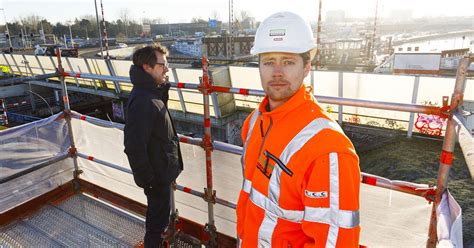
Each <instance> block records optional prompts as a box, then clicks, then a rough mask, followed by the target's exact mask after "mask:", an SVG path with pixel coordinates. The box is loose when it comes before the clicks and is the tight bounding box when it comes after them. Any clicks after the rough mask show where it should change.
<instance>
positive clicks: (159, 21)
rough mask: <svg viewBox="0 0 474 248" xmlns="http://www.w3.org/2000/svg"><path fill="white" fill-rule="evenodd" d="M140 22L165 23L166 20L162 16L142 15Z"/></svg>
mask: <svg viewBox="0 0 474 248" xmlns="http://www.w3.org/2000/svg"><path fill="white" fill-rule="evenodd" d="M142 23H144V24H163V23H166V20H165V19H164V18H163V17H157V18H153V19H151V18H147V17H144V18H142Z"/></svg>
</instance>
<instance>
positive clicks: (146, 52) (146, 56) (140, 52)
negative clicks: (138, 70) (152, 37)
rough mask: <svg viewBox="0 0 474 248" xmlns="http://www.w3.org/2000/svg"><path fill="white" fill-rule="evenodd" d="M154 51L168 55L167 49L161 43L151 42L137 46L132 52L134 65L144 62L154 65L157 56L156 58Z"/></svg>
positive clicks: (141, 64)
mask: <svg viewBox="0 0 474 248" xmlns="http://www.w3.org/2000/svg"><path fill="white" fill-rule="evenodd" d="M155 52H159V53H161V54H164V55H165V56H168V54H169V52H168V49H167V48H166V47H165V46H163V45H161V44H153V45H149V46H145V47H142V48H139V49H137V50H135V52H133V59H132V60H133V64H134V65H136V66H143V65H145V64H147V65H149V66H152V67H153V66H155V65H156V62H157V60H158V58H156V55H155Z"/></svg>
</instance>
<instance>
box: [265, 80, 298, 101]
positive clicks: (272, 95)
mask: <svg viewBox="0 0 474 248" xmlns="http://www.w3.org/2000/svg"><path fill="white" fill-rule="evenodd" d="M278 82H281V83H284V84H285V85H284V86H283V87H281V88H279V89H275V88H274V87H272V86H270V85H271V84H272V83H278ZM294 93H295V92H293V91H292V89H291V84H290V83H289V82H288V81H286V80H278V81H274V80H272V81H270V82H268V85H267V87H266V88H265V94H266V95H267V96H268V98H269V99H271V100H272V101H281V100H284V99H288V98H290V97H291V96H292V95H293V94H294Z"/></svg>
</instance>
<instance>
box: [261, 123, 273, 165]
mask: <svg viewBox="0 0 474 248" xmlns="http://www.w3.org/2000/svg"><path fill="white" fill-rule="evenodd" d="M269 118H270V125H269V126H268V129H267V132H265V134H263V127H262V123H263V121H262V120H260V134H261V135H262V136H263V140H262V144H261V145H260V150H259V151H258V157H260V155H261V154H262V150H263V145H265V140H266V139H267V136H268V133H270V129H271V128H272V126H273V120H272V118H271V117H269ZM262 119H263V116H262Z"/></svg>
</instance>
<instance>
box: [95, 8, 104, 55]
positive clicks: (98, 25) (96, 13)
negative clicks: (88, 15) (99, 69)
mask: <svg viewBox="0 0 474 248" xmlns="http://www.w3.org/2000/svg"><path fill="white" fill-rule="evenodd" d="M94 6H95V19H96V21H97V29H98V30H99V40H100V56H101V58H104V48H103V46H102V32H101V30H100V23H99V12H98V11H97V0H94Z"/></svg>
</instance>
